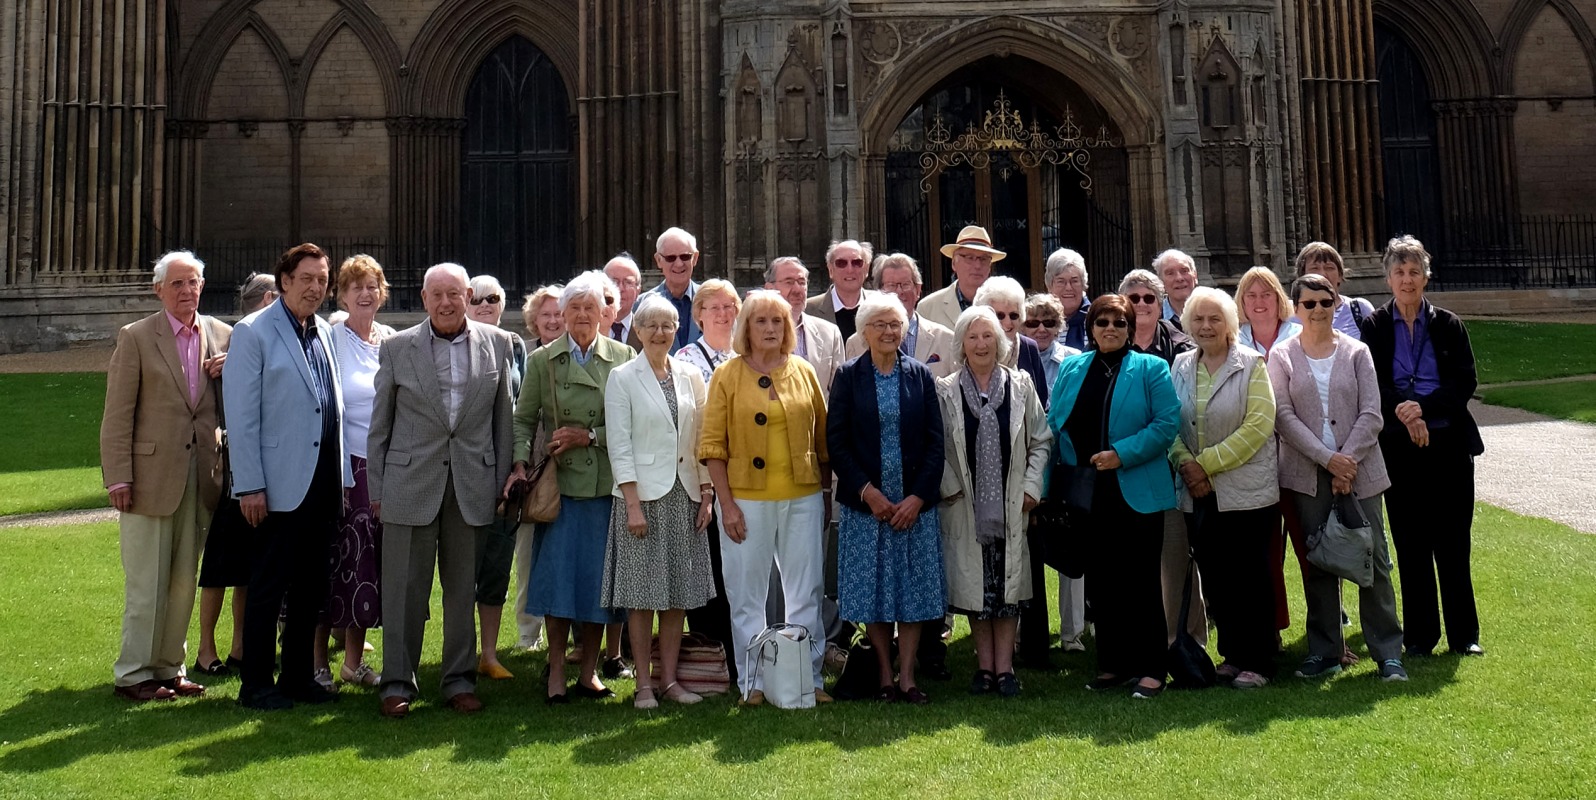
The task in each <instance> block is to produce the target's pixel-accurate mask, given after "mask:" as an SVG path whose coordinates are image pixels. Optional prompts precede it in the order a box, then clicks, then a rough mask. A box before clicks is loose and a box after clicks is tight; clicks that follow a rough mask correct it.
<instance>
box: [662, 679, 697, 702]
mask: <svg viewBox="0 0 1596 800" xmlns="http://www.w3.org/2000/svg"><path fill="white" fill-rule="evenodd" d="M661 692H662V693H663V694H664V695H665V699H666V700H669V701H671V702H672V703H681V704H682V705H684V706H690V705H692V704H694V703H698V702H702V701H703V699H704V698H703V697H702V696H701V695H698V694H694V693H693V692H689V691H687V690H686V689H684V688H682V685H681V684H679V683H677V682H676V681H671V682H670V683H668V684H666V685H665V688H664V689H662V690H661Z"/></svg>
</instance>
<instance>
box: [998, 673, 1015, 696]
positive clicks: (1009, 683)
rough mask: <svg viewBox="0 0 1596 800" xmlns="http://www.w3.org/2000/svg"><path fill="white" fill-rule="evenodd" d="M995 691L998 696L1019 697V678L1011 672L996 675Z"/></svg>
mask: <svg viewBox="0 0 1596 800" xmlns="http://www.w3.org/2000/svg"><path fill="white" fill-rule="evenodd" d="M997 693H998V696H999V697H1019V696H1020V679H1019V677H1018V676H1016V675H1015V674H1014V673H1012V672H1004V673H1002V674H1000V675H998V676H997Z"/></svg>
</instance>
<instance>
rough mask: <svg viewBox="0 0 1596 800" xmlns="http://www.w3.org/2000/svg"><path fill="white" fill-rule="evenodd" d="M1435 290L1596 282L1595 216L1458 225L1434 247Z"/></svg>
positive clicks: (1548, 217)
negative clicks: (1446, 237)
mask: <svg viewBox="0 0 1596 800" xmlns="http://www.w3.org/2000/svg"><path fill="white" fill-rule="evenodd" d="M1433 272H1434V277H1433V278H1432V279H1431V283H1432V284H1433V288H1435V289H1483V288H1504V287H1505V288H1511V289H1555V288H1572V287H1576V286H1596V216H1592V215H1566V216H1524V217H1520V218H1518V219H1516V220H1501V221H1495V220H1493V221H1488V222H1480V223H1477V224H1471V225H1460V226H1458V227H1457V228H1456V229H1454V230H1453V231H1452V232H1451V237H1450V239H1449V240H1448V241H1446V242H1444V243H1443V244H1441V245H1440V246H1439V247H1437V248H1436V251H1435V253H1434V265H1433Z"/></svg>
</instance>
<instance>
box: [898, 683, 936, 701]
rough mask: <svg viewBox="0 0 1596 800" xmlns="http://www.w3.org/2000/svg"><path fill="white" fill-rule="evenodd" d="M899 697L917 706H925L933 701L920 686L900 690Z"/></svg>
mask: <svg viewBox="0 0 1596 800" xmlns="http://www.w3.org/2000/svg"><path fill="white" fill-rule="evenodd" d="M898 697H899V699H900V700H902V702H905V703H908V704H910V705H916V706H923V705H926V704H928V703H930V702H931V698H930V696H929V695H927V694H926V693H925V692H922V691H920V687H918V686H910V687H909V688H908V689H905V690H904V691H902V692H899V693H898Z"/></svg>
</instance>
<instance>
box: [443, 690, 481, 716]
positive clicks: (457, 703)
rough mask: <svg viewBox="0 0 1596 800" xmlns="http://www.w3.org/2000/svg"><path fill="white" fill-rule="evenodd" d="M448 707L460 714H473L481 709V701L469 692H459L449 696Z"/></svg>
mask: <svg viewBox="0 0 1596 800" xmlns="http://www.w3.org/2000/svg"><path fill="white" fill-rule="evenodd" d="M449 707H450V708H452V709H454V710H455V711H458V712H460V713H462V714H475V713H477V712H478V711H481V710H482V701H481V700H478V699H477V696H476V695H475V694H472V693H471V692H461V693H459V694H457V695H455V696H454V697H451V698H449Z"/></svg>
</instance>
